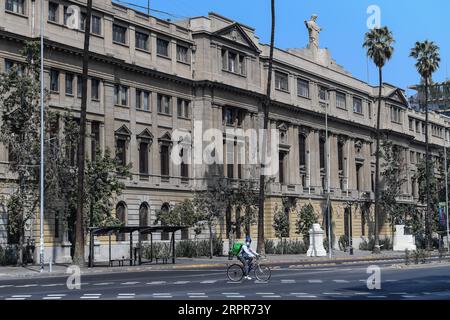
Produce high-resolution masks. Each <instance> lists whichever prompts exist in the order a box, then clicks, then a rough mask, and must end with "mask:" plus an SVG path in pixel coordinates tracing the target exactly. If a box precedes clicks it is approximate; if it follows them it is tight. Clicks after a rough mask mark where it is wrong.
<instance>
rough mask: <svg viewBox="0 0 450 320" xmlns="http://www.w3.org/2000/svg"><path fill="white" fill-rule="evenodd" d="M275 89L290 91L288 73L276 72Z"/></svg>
mask: <svg viewBox="0 0 450 320" xmlns="http://www.w3.org/2000/svg"><path fill="white" fill-rule="evenodd" d="M275 88H276V89H278V90H283V91H288V90H289V81H288V75H287V74H286V73H282V72H278V71H275Z"/></svg>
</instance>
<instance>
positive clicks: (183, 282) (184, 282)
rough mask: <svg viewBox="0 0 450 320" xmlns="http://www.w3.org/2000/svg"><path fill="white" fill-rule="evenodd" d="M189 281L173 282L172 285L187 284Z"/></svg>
mask: <svg viewBox="0 0 450 320" xmlns="http://www.w3.org/2000/svg"><path fill="white" fill-rule="evenodd" d="M189 282H190V281H175V282H174V283H173V284H186V283H189Z"/></svg>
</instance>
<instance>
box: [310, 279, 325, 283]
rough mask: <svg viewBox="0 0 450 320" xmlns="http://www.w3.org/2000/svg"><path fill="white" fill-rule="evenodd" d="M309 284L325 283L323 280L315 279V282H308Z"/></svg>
mask: <svg viewBox="0 0 450 320" xmlns="http://www.w3.org/2000/svg"><path fill="white" fill-rule="evenodd" d="M308 282H309V283H323V281H322V280H318V279H313V280H308Z"/></svg>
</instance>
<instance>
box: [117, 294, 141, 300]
mask: <svg viewBox="0 0 450 320" xmlns="http://www.w3.org/2000/svg"><path fill="white" fill-rule="evenodd" d="M135 295H136V294H135V293H119V294H118V295H117V299H133V298H134V297H135Z"/></svg>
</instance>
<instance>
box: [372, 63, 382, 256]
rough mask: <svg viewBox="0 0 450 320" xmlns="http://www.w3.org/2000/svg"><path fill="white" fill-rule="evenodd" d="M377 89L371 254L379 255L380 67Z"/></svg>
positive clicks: (379, 69)
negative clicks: (373, 241) (373, 218)
mask: <svg viewBox="0 0 450 320" xmlns="http://www.w3.org/2000/svg"><path fill="white" fill-rule="evenodd" d="M378 78H379V88H378V110H377V130H376V154H375V159H376V160H375V221H374V222H375V226H374V235H375V244H374V247H373V253H377V254H378V253H380V239H379V232H380V231H379V230H378V229H379V217H380V203H379V202H380V199H379V198H380V118H381V95H382V89H383V73H382V69H381V67H379V68H378Z"/></svg>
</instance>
